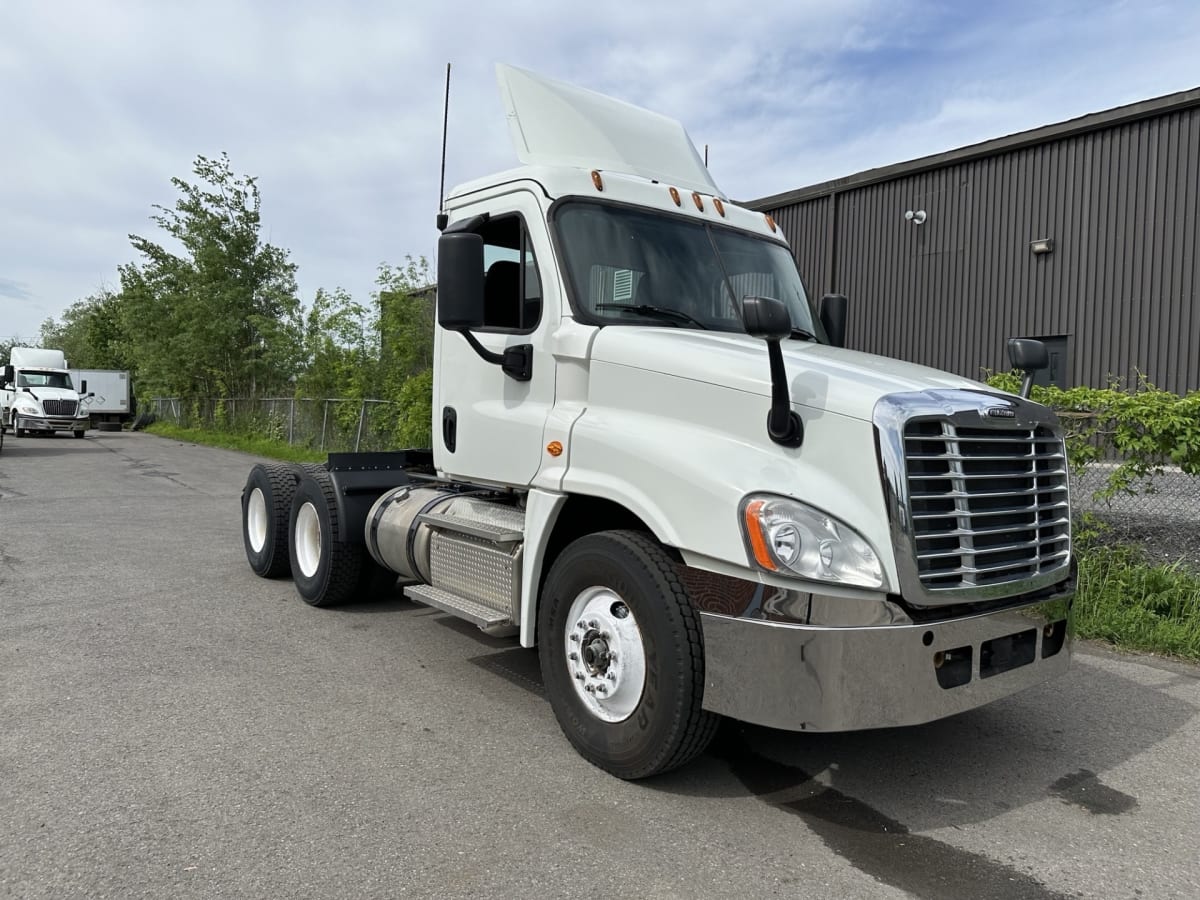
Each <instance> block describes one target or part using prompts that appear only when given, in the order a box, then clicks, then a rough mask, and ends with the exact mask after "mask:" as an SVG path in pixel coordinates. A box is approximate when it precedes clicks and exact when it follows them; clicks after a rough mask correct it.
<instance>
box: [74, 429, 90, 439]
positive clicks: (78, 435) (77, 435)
mask: <svg viewBox="0 0 1200 900" xmlns="http://www.w3.org/2000/svg"><path fill="white" fill-rule="evenodd" d="M71 434H73V435H75V437H76V438H78V439H81V440H82V438H83V436H84V435H85V434H87V432H86V431H72V432H71Z"/></svg>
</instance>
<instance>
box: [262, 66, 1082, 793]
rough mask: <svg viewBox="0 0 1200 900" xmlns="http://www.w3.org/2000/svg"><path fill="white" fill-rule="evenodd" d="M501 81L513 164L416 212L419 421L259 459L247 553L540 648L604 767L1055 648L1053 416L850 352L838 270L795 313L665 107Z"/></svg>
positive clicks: (1057, 655)
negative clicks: (424, 352)
mask: <svg viewBox="0 0 1200 900" xmlns="http://www.w3.org/2000/svg"><path fill="white" fill-rule="evenodd" d="M499 79H500V85H501V91H502V94H503V96H504V99H505V102H506V105H507V112H508V117H509V122H510V125H511V131H512V136H513V140H514V144H515V146H516V149H517V152H518V155H519V157H520V158H521V161H522V163H523V166H522V167H521V168H518V169H515V170H512V171H508V172H503V173H501V174H499V175H495V176H493V177H490V178H486V179H482V180H479V181H473V182H470V183H468V184H465V185H463V186H461V187H459V188H458V189H456V190H454V191H452V192H451V194H450V196H449V198H448V199H447V200H446V201H445V204H444V209H443V211H442V215H441V216H439V227H441V228H442V235H441V238H440V240H439V244H438V285H437V288H438V293H437V325H436V335H435V343H434V348H435V363H434V365H435V379H434V403H433V406H434V413H433V416H434V421H433V434H434V439H433V445H434V446H433V447H432V448H430V449H424V450H405V451H398V452H395V453H362V454H332V455H330V457H329V459H328V462H327V464H325V465H324V466H319V467H308V468H304V467H296V466H288V465H258V466H255V467H254V468H253V470H252V471H251V473H250V475H249V478H248V479H247V482H246V486H245V489H244V491H243V495H242V510H243V515H242V521H243V539H244V544H245V549H246V554H247V558H248V559H249V562H250V565H251V567H252V568H253V570H254V571H255V572H256V573H257V574H259V575H261V576H266V577H271V576H280V575H284V574H287V573H290V574H291V576H292V577H293V579H294V580H295V585H296V588H297V590H298V592H299V594H300V596H301V597H302V598H303V599H304V600H305V601H307V602H308V603H310V604H312V605H314V606H330V605H334V604H337V603H342V602H346V601H350V600H353V599H355V598H356V597H358V596H361V595H362V593H363V591H364V586H365V585H366V584H367V583H368V582H370V581H371V580H372V579H374V578H375V577H376V575H378V574H379V573H380V572H383V573H385V574H387V575H388V576H389V577H390V578H391V579H392V581H393V583H394V582H395V581H396V576H399V578H400V579H401V580H403V582H404V584H405V585H406V586H405V588H404V591H405V593H406V594H407V596H408V597H410V598H411V599H413V600H415V601H418V602H420V603H423V604H428V605H430V606H433V607H436V608H438V609H440V610H443V611H445V612H447V613H450V614H452V615H455V616H459V617H461V618H463V619H465V620H467V621H469V622H473V623H475V624H476V625H478V626H479V627H480V628H481V629H483V630H484V631H485V632H488V633H490V634H509V635H515V636H516V637H517V639H518V640H519V641H520V643H521V645H522V646H525V647H534V646H536V647H537V650H538V653H539V656H540V664H541V669H542V675H543V680H544V684H545V689H546V693H547V695H548V697H549V700H550V703H551V706H552V707H553V710H554V713H555V715H556V717H557V718H558V721H559V723H560V725H561V726H562V729H563V731H564V733H565V734H566V737H567V738H568V739H569V740H570V742H571V743H572V744H573V745H574V746H575V747H576V748H577V750H578V751H579V752H580V753H581V754H582V755H583V756H584V757H586V758H587V759H588V760H590V761H591V762H593V763H594V764H596V765H598V766H600V767H602V768H604V769H606V770H608V771H609V772H611V773H613V774H614V775H617V776H619V777H621V778H628V779H634V778H641V777H645V776H649V775H653V774H655V773H658V772H663V771H666V770H668V769H671V768H673V767H675V766H678V765H681V764H683V763H685V762H687V761H688V760H689V759H691V758H693V757H694V756H695V755H696V754H698V753H700V752H701V751H702V750H703V749H704V747H705V745H706V744H707V742H708V741H709V739H710V737H711V736H712V734H713V731H714V729H715V726H716V723H717V721H718V719H719V717H721V716H729V717H732V718H734V719H739V720H743V721H746V722H752V723H758V724H761V725H765V726H770V727H774V728H781V729H790V730H799V731H805V730H813V731H825V730H847V729H861V728H875V727H885V726H901V725H908V724H914V723H919V722H925V721H929V720H932V719H936V718H939V717H942V716H948V715H952V714H954V713H958V712H961V711H963V710H968V709H971V708H973V707H977V706H979V705H981V704H984V703H988V702H990V701H992V700H995V699H997V698H1000V697H1004V696H1007V695H1010V694H1012V693H1014V692H1016V691H1019V690H1021V689H1023V688H1026V687H1029V686H1030V685H1034V684H1037V683H1039V682H1042V681H1045V680H1046V679H1049V678H1052V677H1054V676H1056V675H1059V674H1061V673H1062V672H1064V671H1065V670H1066V669H1067V666H1068V663H1069V658H1070V636H1071V603H1072V597H1073V586H1074V576H1073V570H1072V566H1073V563H1072V555H1071V530H1070V529H1071V523H1070V508H1069V501H1068V483H1067V464H1066V457H1065V452H1064V443H1063V434H1062V431H1061V429H1060V427H1059V425H1058V422H1057V420H1056V417H1055V416H1054V415H1053V414H1052V413H1051V412H1050V411H1049V410H1047V409H1045V408H1043V407H1041V406H1038V405H1036V404H1034V403H1031V402H1029V401H1028V400H1026V399H1024V398H1022V397H1018V396H1015V395H1011V394H1006V393H1001V392H997V391H995V390H992V389H990V388H988V387H987V386H986V385H983V384H979V383H976V382H974V381H970V380H967V379H964V378H960V377H958V376H954V375H950V374H946V373H943V372H939V371H935V370H932V369H929V368H924V367H921V366H916V365H911V364H908V363H903V362H899V361H896V360H891V359H884V358H881V357H878V356H872V355H868V354H864V353H857V352H854V351H852V350H848V349H845V348H843V346H842V343H843V334H844V328H845V321H846V318H845V303H844V298H838V297H832V296H830V297H826V298H824V299H823V301H822V303H821V304H820V307H819V311H814V307H813V304H811V302H810V299H809V297H808V295H807V293H806V291H805V288H804V285H803V283H802V281H801V278H800V275H799V274H798V272H797V270H796V266H795V262H794V260H793V257H792V255H791V253H790V252H789V248H788V245H787V243H786V242H785V241H784V238H783V235H782V234H781V233H780V230H779V227H778V226H777V224H776V223H775V222H774V221H772V220H771V218H770V217H769V216H765V215H763V214H762V213H758V212H753V211H751V210H748V209H745V208H742V207H740V206H738V205H736V204H735V203H732V202H730V200H729V199H728V198H727V197H726V196H725V195H724V194H723V193H722V192H721V191H720V190H719V189H718V188H717V186H716V185H715V184H714V183H713V181H712V179H711V178H710V177H709V173H708V172H707V170H706V168H705V166H704V164H703V163H702V161H701V160H700V158H699V157H698V155H697V153H696V151H695V149H694V147H693V145H692V143H691V141H690V140H689V138H688V136H687V134H686V133H685V132H684V130H683V128H682V126H681V125H680V124H679V123H678V122H675V121H673V120H670V119H667V118H664V117H662V116H659V115H656V114H653V113H650V112H647V111H644V110H640V109H637V108H635V107H631V106H629V105H627V104H624V103H620V102H618V101H615V100H611V99H609V98H606V97H602V96H600V95H597V94H594V93H591V92H588V91H583V90H580V89H577V88H573V87H570V86H567V85H563V84H560V83H557V82H553V81H549V80H546V79H543V78H539V77H537V76H535V75H532V74H531V73H528V72H524V71H521V70H517V69H513V68H508V67H503V66H502V67H500V69H499ZM1018 349H1022V348H1020V347H1019V348H1018ZM1023 349H1024V350H1025V351H1028V350H1029V349H1030V348H1028V347H1024V348H1023ZM1026 365H1029V364H1028V363H1026Z"/></svg>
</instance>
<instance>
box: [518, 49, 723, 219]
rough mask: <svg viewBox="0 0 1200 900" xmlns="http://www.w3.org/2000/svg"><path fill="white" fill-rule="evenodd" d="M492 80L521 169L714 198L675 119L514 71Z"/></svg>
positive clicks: (704, 170) (704, 172)
mask: <svg viewBox="0 0 1200 900" xmlns="http://www.w3.org/2000/svg"><path fill="white" fill-rule="evenodd" d="M496 79H497V81H499V83H500V95H501V97H502V98H503V100H504V107H505V113H506V114H507V116H508V126H509V133H510V135H511V137H512V142H513V149H515V150H516V151H517V156H518V157H519V158H520V160H521V162H523V163H524V164H525V165H529V166H571V167H578V168H582V169H604V170H607V171H610V172H621V173H624V174H628V175H641V176H642V177H643V178H649V179H653V180H656V181H663V182H666V183H668V184H674V185H675V186H676V187H680V188H685V189H687V190H692V191H702V192H704V193H706V194H715V195H718V196H720V194H721V192H720V190H719V189H718V188H717V185H716V183H715V182H713V180H712V177H711V176H710V175H709V174H708V169H707V168H706V167H705V165H704V161H703V160H702V159H701V158H700V154H699V153H697V152H696V148H695V146H694V145H693V144H692V139H691V138H689V137H688V134H687V132H686V131H685V130H684V128H683V125H681V124H680V123H679V122H678V121H676V120H675V119H671V118H668V117H667V116H662V115H659V114H658V113H654V112H650V111H649V110H646V109H642V108H640V107H637V106H633V105H632V104H629V103H625V102H623V101H621V100H615V99H613V98H612V97H606V96H604V95H603V94H597V93H595V92H594V91H588V90H584V89H583V88H578V87H574V86H573V85H569V84H564V83H563V82H561V81H554V80H552V79H549V78H543V77H542V76H541V75H535V74H534V73H533V72H527V71H525V70H524V69H517V68H514V67H513V66H506V65H498V66H496Z"/></svg>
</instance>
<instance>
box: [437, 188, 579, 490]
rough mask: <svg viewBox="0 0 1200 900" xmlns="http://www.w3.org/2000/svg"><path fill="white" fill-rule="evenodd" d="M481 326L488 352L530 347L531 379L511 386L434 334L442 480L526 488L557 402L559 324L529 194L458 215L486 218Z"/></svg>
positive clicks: (543, 240)
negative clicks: (554, 348)
mask: <svg viewBox="0 0 1200 900" xmlns="http://www.w3.org/2000/svg"><path fill="white" fill-rule="evenodd" d="M483 206H486V210H487V212H489V213H490V217H489V218H488V220H487V221H486V222H485V223H484V224H483V225H481V226H480V227H479V228H477V229H476V231H477V233H479V234H480V235H481V236H482V237H483V240H484V271H485V274H484V326H483V327H482V328H479V329H476V330H474V332H473V334H474V335H475V337H476V339H477V340H478V341H479V343H481V344H482V345H483V346H484V347H485V348H487V349H488V350H490V351H492V352H493V353H502V352H503V351H504V349H505V348H506V347H511V346H516V345H519V344H531V345H532V347H533V366H532V378H531V379H530V380H529V381H518V380H516V379H514V378H512V377H510V376H509V375H506V374H505V373H504V372H503V371H501V369H500V367H499V366H497V365H495V364H493V363H489V362H487V361H486V360H484V359H482V358H481V357H480V356H479V355H478V354H477V353H476V352H475V351H474V350H473V349H472V348H471V346H470V345H469V344H468V343H467V340H466V339H465V338H464V337H463V336H462V335H461V334H457V333H455V332H449V331H446V330H444V329H442V328H441V327H440V326H439V327H438V328H437V335H436V345H435V346H436V350H437V371H436V377H435V379H434V409H433V450H434V460H435V463H436V465H437V468H438V469H439V470H440V471H442V472H443V473H445V474H446V475H450V476H454V477H458V478H463V479H468V480H477V481H487V482H496V483H500V484H505V485H527V484H529V483H530V482H531V481H532V480H533V478H534V476H535V475H536V474H537V471H538V467H539V466H540V465H541V462H542V456H543V451H542V432H543V429H544V427H545V424H546V418H547V416H548V415H549V412H550V408H551V406H552V405H553V403H554V358H553V356H552V355H551V354H550V353H549V352H547V347H546V341H547V335H549V334H550V333H552V332H553V330H554V327H555V326H556V325H557V323H558V317H559V305H558V289H557V284H558V278H557V275H555V274H554V273H555V269H554V267H553V254H552V251H551V248H550V243H549V240H548V236H547V234H546V230H545V225H544V222H545V219H544V215H543V213H542V210H541V209H540V207H539V206H538V203H537V199H536V198H535V197H534V196H533V195H532V194H530V193H528V192H526V191H521V192H519V193H516V194H513V195H509V196H507V197H504V198H503V201H502V203H501V202H498V201H495V200H493V201H490V202H488V203H487V204H481V206H480V208H478V209H476V208H467V209H463V210H461V211H456V213H455V216H454V217H455V219H460V218H470V217H471V216H472V215H475V214H476V213H478V212H482V211H483Z"/></svg>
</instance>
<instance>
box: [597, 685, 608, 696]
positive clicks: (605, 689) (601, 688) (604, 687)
mask: <svg viewBox="0 0 1200 900" xmlns="http://www.w3.org/2000/svg"><path fill="white" fill-rule="evenodd" d="M596 693H597V694H607V693H608V686H607V685H603V684H598V685H596Z"/></svg>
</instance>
